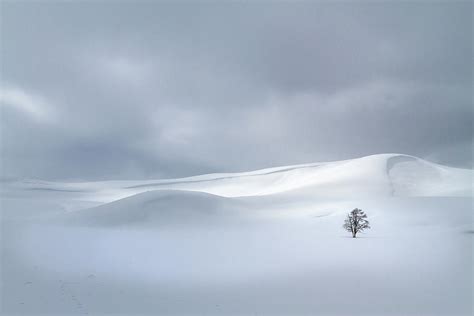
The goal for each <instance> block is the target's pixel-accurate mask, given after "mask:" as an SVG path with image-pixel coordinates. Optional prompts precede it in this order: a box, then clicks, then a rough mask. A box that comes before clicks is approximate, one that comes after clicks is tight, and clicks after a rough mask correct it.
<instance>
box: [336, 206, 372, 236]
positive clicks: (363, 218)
mask: <svg viewBox="0 0 474 316" xmlns="http://www.w3.org/2000/svg"><path fill="white" fill-rule="evenodd" d="M342 227H343V228H344V229H345V230H347V231H348V232H350V233H352V238H356V235H357V233H358V232H361V231H363V230H364V229H369V228H370V225H369V221H368V220H367V214H365V213H364V211H362V210H360V209H358V208H355V209H353V210H352V211H351V212H350V213H349V214H347V218H346V220H345V221H344V225H343V226H342Z"/></svg>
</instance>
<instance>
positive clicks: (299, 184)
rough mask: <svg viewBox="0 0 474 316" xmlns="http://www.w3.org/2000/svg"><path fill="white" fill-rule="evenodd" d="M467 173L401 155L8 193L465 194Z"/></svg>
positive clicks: (18, 185)
mask: <svg viewBox="0 0 474 316" xmlns="http://www.w3.org/2000/svg"><path fill="white" fill-rule="evenodd" d="M472 180H473V171H472V170H468V169H458V168H451V167H447V166H443V165H439V164H435V163H431V162H428V161H426V160H423V159H420V158H417V157H413V156H408V155H401V154H379V155H372V156H367V157H362V158H357V159H350V160H343V161H335V162H326V163H312V164H303V165H294V166H287V167H277V168H268V169H262V170H257V171H251V172H242V173H219V174H208V175H200V176H194V177H188V178H180V179H168V180H145V181H101V182H79V183H60V182H47V181H32V180H28V181H20V182H15V183H12V184H11V185H10V186H9V187H10V189H13V190H14V189H18V190H30V191H43V192H47V193H51V194H54V193H57V194H68V195H70V196H76V197H86V199H95V200H97V201H100V202H111V201H114V200H117V199H120V198H124V197H127V196H131V195H134V194H138V193H142V192H146V191H151V190H185V191H198V192H205V193H209V194H214V195H219V196H223V197H239V196H261V195H270V194H278V193H283V192H290V191H296V190H302V191H309V193H311V194H314V195H318V196H321V197H329V196H330V197H348V196H351V197H357V196H361V195H362V196H367V197H369V196H379V197H380V196H381V195H382V196H470V195H471V193H472Z"/></svg>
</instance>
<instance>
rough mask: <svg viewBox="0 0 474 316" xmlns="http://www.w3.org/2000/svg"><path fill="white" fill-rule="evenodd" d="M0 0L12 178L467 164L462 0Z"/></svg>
mask: <svg viewBox="0 0 474 316" xmlns="http://www.w3.org/2000/svg"><path fill="white" fill-rule="evenodd" d="M1 5H2V17H1V18H2V19H1V20H2V22H1V23H2V24H1V26H2V27H1V33H2V34H1V35H2V43H1V44H2V45H1V58H2V59H1V65H2V92H1V94H0V95H1V97H0V102H1V104H2V106H1V111H2V113H1V114H2V115H1V121H2V122H1V123H2V124H1V133H2V134H1V135H2V158H3V161H2V167H3V168H2V174H3V176H7V177H38V178H46V179H78V180H79V179H114V178H154V177H176V176H185V175H192V174H199V173H206V172H214V171H238V170H250V169H257V168H261V167H269V166H275V165H285V164H295V163H303V162H313V161H323V160H337V159H347V158H352V157H356V156H363V155H368V154H374V153H381V152H401V153H407V154H412V155H416V156H420V157H424V158H428V159H431V160H434V161H438V162H441V163H446V164H450V165H454V166H460V167H472V155H471V154H472V151H471V150H472V114H473V113H472V98H471V88H472V73H471V71H472V67H471V66H472V48H471V45H472V31H471V19H472V17H471V12H472V11H471V10H472V4H471V3H469V2H454V3H447V2H445V3H423V2H419V3H410V2H397V3H395V2H393V3H388V2H387V3H347V4H346V3H334V4H332V3H324V2H313V3H311V2H298V3H276V2H275V3H270V2H267V3H246V2H241V3H239V2H232V3H227V4H217V3H174V4H172V3H164V2H162V3H151V2H142V3H131V2H130V3H128V2H125V3H120V4H110V3H100V2H98V3H93V2H81V3H70V2H67V3H44V2H43V3H32V2H23V3H14V2H3V3H2V4H1Z"/></svg>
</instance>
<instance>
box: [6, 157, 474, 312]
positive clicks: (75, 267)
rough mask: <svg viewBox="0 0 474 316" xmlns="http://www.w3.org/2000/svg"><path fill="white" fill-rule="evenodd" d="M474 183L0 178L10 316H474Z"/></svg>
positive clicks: (356, 174)
mask: <svg viewBox="0 0 474 316" xmlns="http://www.w3.org/2000/svg"><path fill="white" fill-rule="evenodd" d="M472 175H473V173H472V170H463V169H456V168H449V167H446V166H442V165H438V164H434V163H431V162H428V161H425V160H422V159H419V158H416V157H412V156H406V155H398V154H384V155H374V156H368V157H363V158H359V159H352V160H345V161H337V162H328V163H315V164H306V165H297V166H288V167H279V168H271V169H263V170H258V171H253V172H245V173H229V174H210V175H202V176H196V177H189V178H182V179H170V180H150V181H103V182H82V183H60V182H46V181H31V180H28V181H12V182H3V183H2V186H1V187H2V190H1V192H0V194H1V211H2V215H3V216H2V219H3V226H2V229H3V231H2V243H1V246H2V249H1V250H2V261H1V264H2V267H1V268H2V271H3V279H2V286H3V289H4V295H3V303H4V306H3V307H2V308H3V310H2V312H3V311H6V312H8V313H10V314H15V315H19V314H22V315H37V314H44V315H53V314H56V315H72V314H82V315H84V314H89V315H104V314H107V315H116V314H121V315H291V316H293V315H315V314H318V315H354V314H356V315H357V314H358V315H384V314H391V315H470V314H472V303H471V301H472V297H470V293H472V282H471V280H472V256H471V253H472V232H473V230H472V193H471V192H472V191H471V186H472ZM355 207H359V208H362V209H363V210H364V211H365V212H366V213H367V214H368V216H369V220H370V223H371V226H372V228H371V229H370V230H369V231H368V232H366V233H365V234H361V235H360V236H359V237H361V238H357V239H355V240H354V239H352V238H351V236H350V234H347V232H345V231H343V230H342V229H341V226H342V223H343V222H344V219H345V216H346V214H347V212H348V211H350V210H352V209H353V208H355ZM361 280H363V282H362V281H361ZM347 284H351V286H347ZM341 298H343V299H342V301H341ZM367 298H370V302H369V303H370V304H366V302H367ZM394 298H397V299H396V300H394ZM401 301H402V302H403V304H401V305H400V302H401ZM361 302H363V303H364V306H363V308H361V309H358V310H357V312H358V313H354V308H353V307H354V306H356V307H360V306H362V305H360V304H361Z"/></svg>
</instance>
